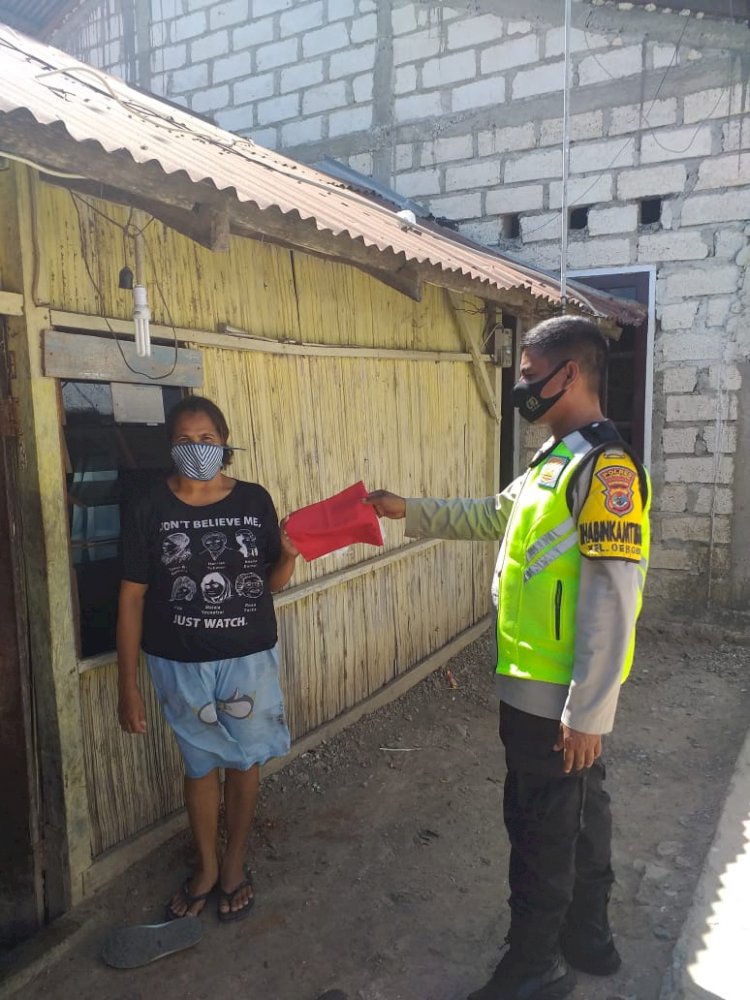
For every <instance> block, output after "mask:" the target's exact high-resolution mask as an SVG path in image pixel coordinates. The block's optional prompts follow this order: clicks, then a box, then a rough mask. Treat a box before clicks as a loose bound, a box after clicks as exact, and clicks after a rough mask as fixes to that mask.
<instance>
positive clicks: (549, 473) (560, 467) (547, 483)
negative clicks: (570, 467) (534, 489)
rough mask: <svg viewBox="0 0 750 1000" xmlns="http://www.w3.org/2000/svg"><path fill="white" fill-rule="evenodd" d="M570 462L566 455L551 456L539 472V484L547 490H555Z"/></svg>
mask: <svg viewBox="0 0 750 1000" xmlns="http://www.w3.org/2000/svg"><path fill="white" fill-rule="evenodd" d="M569 462H570V459H569V458H566V457H565V455H551V456H550V457H549V458H548V459H547V461H546V462H545V463H544V465H543V466H542V468H541V470H540V472H539V478H538V479H537V484H538V485H539V486H541V487H542V488H543V489H545V490H554V488H555V487H556V486H557V484H558V483H559V482H560V476H561V475H562V474H563V472H564V471H565V467H566V465H567V464H568V463H569Z"/></svg>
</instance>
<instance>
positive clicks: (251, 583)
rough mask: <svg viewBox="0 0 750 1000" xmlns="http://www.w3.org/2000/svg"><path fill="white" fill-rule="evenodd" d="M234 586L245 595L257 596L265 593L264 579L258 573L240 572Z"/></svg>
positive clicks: (239, 592)
mask: <svg viewBox="0 0 750 1000" xmlns="http://www.w3.org/2000/svg"><path fill="white" fill-rule="evenodd" d="M234 586H235V589H236V591H237V593H238V594H242V596H243V597H254V598H257V597H260V595H261V594H262V593H263V580H262V579H261V578H260V577H259V576H258V574H257V573H240V575H239V576H238V577H237V580H236V581H235V584H234Z"/></svg>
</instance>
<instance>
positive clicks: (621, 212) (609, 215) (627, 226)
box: [588, 205, 638, 236]
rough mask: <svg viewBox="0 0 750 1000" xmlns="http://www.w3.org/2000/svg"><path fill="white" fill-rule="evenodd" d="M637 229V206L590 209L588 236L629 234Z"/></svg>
mask: <svg viewBox="0 0 750 1000" xmlns="http://www.w3.org/2000/svg"><path fill="white" fill-rule="evenodd" d="M637 228H638V206H637V205H618V206H616V207H614V208H592V209H591V211H590V212H589V226H588V229H589V234H590V235H591V236H605V235H607V234H608V233H629V232H633V231H634V230H635V229H637Z"/></svg>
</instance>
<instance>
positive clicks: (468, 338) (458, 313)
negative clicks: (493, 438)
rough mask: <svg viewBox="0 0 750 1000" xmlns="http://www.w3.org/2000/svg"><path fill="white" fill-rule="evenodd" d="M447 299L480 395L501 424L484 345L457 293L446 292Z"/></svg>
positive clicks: (494, 387)
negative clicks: (468, 357) (486, 363)
mask: <svg viewBox="0 0 750 1000" xmlns="http://www.w3.org/2000/svg"><path fill="white" fill-rule="evenodd" d="M445 299H446V302H447V304H448V308H449V309H450V310H451V312H452V314H453V318H454V319H455V321H456V326H457V327H458V329H459V332H460V334H461V339H462V340H463V342H464V343H465V344H466V347H467V349H468V351H469V353H470V354H471V358H472V361H473V363H474V372H475V374H476V378H477V387H478V389H479V394H480V396H481V397H482V399H483V400H484V405H485V406H486V407H487V409H488V411H489V413H490V416H492V417H494V419H495V421H496V422H497V423H498V424H499V423H500V410H499V409H498V406H497V386H496V384H495V381H494V380H493V379H490V376H489V375H488V374H487V368H486V365H485V362H484V361H483V360H482V345H481V344H480V343H479V338H478V337H477V336H476V334H475V333H474V331H473V330H472V328H471V326H470V324H469V323H468V322H467V321H466V316H465V315H464V312H463V305H462V303H461V299H460V297H459V296H458V295H456V293H455V292H451V291H448V290H446V293H445Z"/></svg>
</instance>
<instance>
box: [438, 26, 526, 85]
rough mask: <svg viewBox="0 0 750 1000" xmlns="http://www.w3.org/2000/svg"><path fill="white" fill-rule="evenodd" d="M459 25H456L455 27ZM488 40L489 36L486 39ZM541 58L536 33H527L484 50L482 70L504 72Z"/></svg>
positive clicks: (481, 61)
mask: <svg viewBox="0 0 750 1000" xmlns="http://www.w3.org/2000/svg"><path fill="white" fill-rule="evenodd" d="M456 27H458V25H454V28H456ZM484 40H485V41H488V39H487V38H485V39H484ZM538 58H539V40H538V38H537V36H536V35H526V36H524V37H523V38H513V39H509V40H508V41H507V42H501V43H500V44H499V45H493V46H491V47H490V48H488V49H484V50H483V51H482V57H481V60H480V67H481V71H482V73H484V74H487V73H503V72H505V70H508V69H512V68H513V67H514V66H528V65H529V64H533V63H535V62H536V61H537V59H538Z"/></svg>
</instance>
